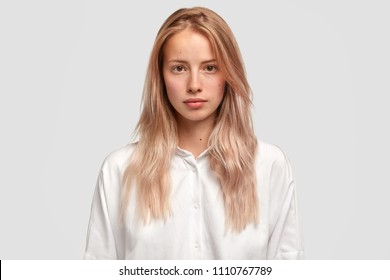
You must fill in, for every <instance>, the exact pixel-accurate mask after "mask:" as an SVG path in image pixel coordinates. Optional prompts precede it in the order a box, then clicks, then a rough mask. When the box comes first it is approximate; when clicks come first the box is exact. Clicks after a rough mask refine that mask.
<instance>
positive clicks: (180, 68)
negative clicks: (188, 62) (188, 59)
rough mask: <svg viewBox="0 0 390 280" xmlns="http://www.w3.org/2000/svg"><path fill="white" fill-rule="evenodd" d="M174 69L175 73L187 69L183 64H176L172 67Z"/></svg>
mask: <svg viewBox="0 0 390 280" xmlns="http://www.w3.org/2000/svg"><path fill="white" fill-rule="evenodd" d="M172 71H173V72H175V73H181V72H183V71H185V68H184V66H183V65H175V66H173V67H172Z"/></svg>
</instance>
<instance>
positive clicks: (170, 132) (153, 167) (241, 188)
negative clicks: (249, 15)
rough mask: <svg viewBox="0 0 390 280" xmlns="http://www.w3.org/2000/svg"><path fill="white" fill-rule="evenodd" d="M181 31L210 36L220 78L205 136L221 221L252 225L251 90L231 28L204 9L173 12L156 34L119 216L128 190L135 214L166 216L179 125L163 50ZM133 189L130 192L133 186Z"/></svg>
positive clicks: (254, 214) (236, 227)
mask: <svg viewBox="0 0 390 280" xmlns="http://www.w3.org/2000/svg"><path fill="white" fill-rule="evenodd" d="M185 29H189V30H191V31H194V32H199V33H200V34H202V35H203V36H205V37H206V38H207V39H208V40H209V42H210V45H211V47H212V49H213V51H214V53H215V56H216V60H217V63H218V69H220V71H222V73H223V76H224V79H225V81H226V83H225V93H224V97H223V100H222V102H221V104H220V106H219V108H218V111H217V117H216V119H215V124H214V128H213V131H212V133H211V135H210V138H209V140H208V157H209V162H210V168H211V169H212V171H213V172H214V173H215V175H216V177H217V178H218V179H219V182H220V186H221V193H222V195H223V201H224V208H225V224H226V226H227V228H228V229H231V230H233V231H237V232H239V231H241V230H243V229H244V228H245V226H246V225H248V224H250V223H257V221H258V217H259V213H258V212H259V207H258V197H257V192H256V174H255V166H254V165H255V155H256V149H257V140H256V137H255V134H254V129H253V124H252V113H251V107H252V92H251V89H250V87H249V84H248V81H247V78H246V73H245V69H244V64H243V61H242V57H241V53H240V50H239V47H238V44H237V42H236V40H235V37H234V35H233V33H232V31H231V29H230V27H229V26H228V25H227V23H226V22H225V21H224V20H223V19H222V18H221V17H220V16H219V15H218V14H216V13H215V12H213V11H211V10H209V9H207V8H202V7H195V8H188V9H179V10H177V11H176V12H174V13H173V14H172V15H170V16H169V17H168V18H167V19H166V21H165V22H164V23H163V25H162V26H161V28H160V29H159V31H158V33H157V37H156V39H155V42H154V45H153V49H152V52H151V56H150V60H149V65H148V68H147V74H146V79H145V85H144V90H143V97H142V104H141V108H142V109H141V115H140V119H139V121H138V124H137V126H136V129H135V131H134V135H136V136H137V138H138V142H137V144H136V145H135V148H134V151H133V153H132V155H131V157H130V158H129V161H128V165H127V166H126V169H125V171H124V173H123V178H122V184H123V186H122V188H123V189H122V193H121V195H122V197H121V219H122V220H123V219H124V218H125V213H126V209H127V206H128V203H129V197H130V195H131V194H134V195H136V203H137V210H138V215H139V217H140V218H142V219H143V220H144V222H145V223H148V222H149V221H150V220H151V219H161V218H162V219H167V218H169V216H170V215H171V211H170V209H171V208H170V195H171V178H170V163H171V160H172V158H173V156H174V154H175V151H176V149H177V146H178V130H177V122H176V118H175V111H174V108H173V107H172V105H171V104H170V102H169V100H168V97H167V93H166V88H165V83H164V78H163V74H162V67H163V50H164V46H165V45H166V43H167V41H168V40H169V39H170V38H171V37H172V36H173V35H175V34H177V33H179V32H181V31H183V30H185ZM132 188H135V192H131V190H132ZM210 211H211V210H210ZM222 218H223V217H222Z"/></svg>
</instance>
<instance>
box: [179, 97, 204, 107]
mask: <svg viewBox="0 0 390 280" xmlns="http://www.w3.org/2000/svg"><path fill="white" fill-rule="evenodd" d="M206 102H207V100H204V99H202V98H189V99H186V100H184V104H186V105H187V107H188V108H190V109H191V110H193V109H200V108H202V107H203V105H204V104H205V103H206Z"/></svg>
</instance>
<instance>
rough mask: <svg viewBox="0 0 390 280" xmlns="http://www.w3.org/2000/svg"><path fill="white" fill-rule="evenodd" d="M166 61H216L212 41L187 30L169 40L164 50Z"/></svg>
mask: <svg viewBox="0 0 390 280" xmlns="http://www.w3.org/2000/svg"><path fill="white" fill-rule="evenodd" d="M163 54H164V60H166V59H168V60H170V59H180V60H187V59H200V60H202V59H204V60H210V59H214V58H215V55H214V51H213V48H212V46H211V44H210V41H209V40H208V38H207V37H206V36H204V35H203V34H201V33H199V32H196V31H193V30H190V29H185V30H183V31H180V32H178V33H176V34H175V35H173V36H172V37H171V38H169V39H168V41H167V42H166V44H165V46H164V50H163Z"/></svg>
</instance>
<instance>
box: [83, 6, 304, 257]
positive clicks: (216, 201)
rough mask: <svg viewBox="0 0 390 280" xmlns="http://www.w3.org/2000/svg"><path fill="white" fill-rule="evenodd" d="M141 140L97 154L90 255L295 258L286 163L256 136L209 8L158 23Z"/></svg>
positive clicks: (221, 24) (220, 24)
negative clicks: (103, 155)
mask: <svg viewBox="0 0 390 280" xmlns="http://www.w3.org/2000/svg"><path fill="white" fill-rule="evenodd" d="M142 102H143V109H142V113H141V117H140V120H139V122H138V125H137V128H136V134H137V136H138V141H137V142H136V143H131V144H129V145H127V146H125V147H124V148H121V149H119V150H117V151H114V152H113V153H111V154H110V155H109V156H108V157H107V158H106V160H105V161H104V163H103V166H102V168H101V172H100V174H99V178H98V182H97V187H96V191H95V195H94V198H93V204H92V211H91V218H90V222H89V228H88V237H87V246H86V251H85V255H84V258H85V259H299V258H302V257H303V249H302V239H301V232H300V225H299V218H298V213H297V201H296V192H295V186H294V181H293V177H292V173H291V168H290V164H289V162H288V159H287V158H286V156H285V155H284V154H283V152H282V151H281V150H280V149H279V148H277V147H276V146H273V145H271V144H267V143H265V142H262V141H259V140H257V139H256V137H255V135H254V131H253V126H252V118H251V104H252V103H251V91H250V87H249V85H248V82H247V79H246V76H245V71H244V66H243V62H242V58H241V55H240V51H239V48H238V45H237V43H236V41H235V38H234V36H233V34H232V31H231V30H230V28H229V27H228V25H227V24H226V23H225V21H224V20H223V19H222V18H221V17H220V16H218V15H217V14H216V13H214V12H213V11H211V10H208V9H206V8H191V9H180V10H178V11H176V12H175V13H173V14H172V15H171V16H170V17H169V18H168V19H167V20H166V21H165V23H164V24H163V25H162V27H161V28H160V30H159V32H158V34H157V37H156V40H155V43H154V46H153V50H152V54H151V58H150V62H149V67H148V72H147V76H146V82H145V88H144V94H143V101H142Z"/></svg>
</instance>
